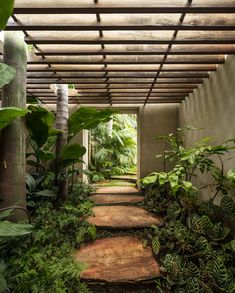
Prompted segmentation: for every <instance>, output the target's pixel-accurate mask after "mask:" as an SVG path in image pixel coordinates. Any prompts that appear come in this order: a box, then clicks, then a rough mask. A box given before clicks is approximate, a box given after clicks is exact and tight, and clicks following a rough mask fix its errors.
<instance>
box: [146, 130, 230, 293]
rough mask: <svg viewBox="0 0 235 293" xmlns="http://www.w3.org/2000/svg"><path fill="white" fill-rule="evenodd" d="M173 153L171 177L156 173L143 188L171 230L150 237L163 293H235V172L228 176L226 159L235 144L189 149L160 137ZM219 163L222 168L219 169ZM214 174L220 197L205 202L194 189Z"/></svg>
mask: <svg viewBox="0 0 235 293" xmlns="http://www.w3.org/2000/svg"><path fill="white" fill-rule="evenodd" d="M157 139H158V140H164V141H167V142H168V143H169V144H170V147H171V149H170V150H169V151H166V152H165V153H164V154H163V157H164V158H165V160H168V161H170V163H171V165H172V168H171V170H170V171H169V172H156V173H152V174H150V175H149V176H147V177H146V178H143V180H142V182H141V185H142V190H143V192H144V193H145V196H146V206H147V208H148V209H149V210H150V211H152V212H154V213H157V214H159V213H160V214H162V215H163V216H164V220H165V226H164V227H163V228H158V227H155V226H153V227H152V228H151V229H150V230H149V231H147V234H148V241H149V242H150V243H151V245H152V248H153V251H154V254H155V256H156V258H157V260H158V261H159V262H160V266H161V272H162V275H161V277H159V278H158V279H157V280H156V287H157V290H158V291H157V292H164V293H165V292H182V293H183V292H185V293H187V292H207V293H212V292H227V293H228V292H235V278H234V273H235V267H234V263H235V262H234V261H235V240H234V239H233V237H232V233H231V223H232V222H233V223H234V220H235V205H234V201H233V199H234V188H235V172H234V171H233V170H230V171H229V172H228V173H225V171H224V164H223V157H224V155H225V154H227V153H228V152H229V151H230V150H231V149H234V140H229V141H227V142H225V143H224V144H222V145H210V144H209V141H208V139H203V140H201V141H200V142H198V143H196V144H195V145H194V146H193V147H190V148H188V149H186V148H185V147H184V145H183V141H181V140H179V139H178V138H177V137H176V136H174V135H172V134H170V135H169V136H163V137H158V138H157ZM215 157H217V158H218V159H219V160H218V161H219V162H220V165H218V164H216V163H215ZM200 173H201V174H203V175H204V176H205V175H206V174H208V173H209V174H210V175H211V177H212V178H213V183H212V184H213V186H214V191H213V192H212V191H208V192H210V193H211V194H208V200H206V201H202V200H201V199H200V189H198V188H196V187H195V186H194V185H193V184H192V179H193V178H195V177H196V176H198V175H199V174H200Z"/></svg>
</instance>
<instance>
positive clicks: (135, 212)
mask: <svg viewBox="0 0 235 293" xmlns="http://www.w3.org/2000/svg"><path fill="white" fill-rule="evenodd" d="M92 211H93V214H94V215H93V216H90V217H89V218H88V219H87V221H88V223H90V224H92V225H95V226H96V227H101V228H112V229H133V228H146V227H150V226H151V225H156V226H162V225H163V222H162V220H161V219H160V218H158V217H155V216H153V215H152V214H151V213H149V212H148V211H146V210H145V209H143V208H139V207H132V206H97V207H94V208H93V210H92Z"/></svg>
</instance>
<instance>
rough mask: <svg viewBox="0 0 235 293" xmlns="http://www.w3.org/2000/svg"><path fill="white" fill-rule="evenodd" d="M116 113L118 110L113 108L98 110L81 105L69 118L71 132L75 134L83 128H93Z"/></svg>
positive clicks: (72, 134) (71, 134)
mask: <svg viewBox="0 0 235 293" xmlns="http://www.w3.org/2000/svg"><path fill="white" fill-rule="evenodd" d="M114 113H116V111H115V110H113V109H105V110H100V111H98V110H96V109H95V108H85V107H81V108H79V109H78V110H77V111H76V112H74V113H73V114H72V115H71V117H70V118H69V121H68V125H69V134H70V136H74V135H76V134H77V133H78V132H79V131H81V130H83V129H92V128H95V127H96V126H97V125H98V124H99V123H104V122H108V121H109V120H110V119H111V116H112V115H113V114H114Z"/></svg>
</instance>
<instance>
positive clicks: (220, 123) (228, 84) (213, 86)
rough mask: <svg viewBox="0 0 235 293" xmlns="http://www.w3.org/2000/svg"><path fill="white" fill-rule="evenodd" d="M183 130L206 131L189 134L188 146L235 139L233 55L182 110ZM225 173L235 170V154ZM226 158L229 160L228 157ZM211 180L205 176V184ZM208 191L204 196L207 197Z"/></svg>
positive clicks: (186, 101)
mask: <svg viewBox="0 0 235 293" xmlns="http://www.w3.org/2000/svg"><path fill="white" fill-rule="evenodd" d="M179 125H180V127H183V126H186V125H190V126H195V127H198V128H203V129H202V130H198V131H192V132H189V133H188V135H187V136H186V141H185V142H186V146H190V145H192V144H193V143H194V142H195V141H197V140H199V139H200V138H202V137H206V136H210V137H213V144H220V143H223V142H224V141H225V140H227V139H229V138H235V57H234V56H229V57H228V58H227V59H226V62H225V64H223V65H220V66H219V67H218V70H217V71H216V72H213V73H212V74H211V75H210V78H209V79H208V80H205V82H204V83H203V85H201V86H200V87H199V88H198V89H197V90H195V91H194V92H193V93H192V94H190V96H189V97H188V98H187V99H186V100H185V101H184V102H183V103H182V105H181V106H180V111H179ZM229 157H232V159H231V160H227V161H226V162H225V171H227V170H228V169H230V168H234V167H235V152H232V153H231V154H230V155H229V156H227V158H229ZM225 159H226V158H225ZM207 182H208V178H207V177H205V176H203V177H201V183H207ZM207 194H208V193H207V192H206V191H205V192H204V196H207Z"/></svg>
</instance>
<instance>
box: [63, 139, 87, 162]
mask: <svg viewBox="0 0 235 293" xmlns="http://www.w3.org/2000/svg"><path fill="white" fill-rule="evenodd" d="M85 153H86V148H85V147H83V146H81V145H80V144H78V143H73V144H68V145H66V146H65V147H64V149H63V150H62V154H61V163H62V166H64V167H67V166H70V165H71V164H75V163H79V162H82V160H81V159H80V158H81V157H82V156H83V155H85Z"/></svg>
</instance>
